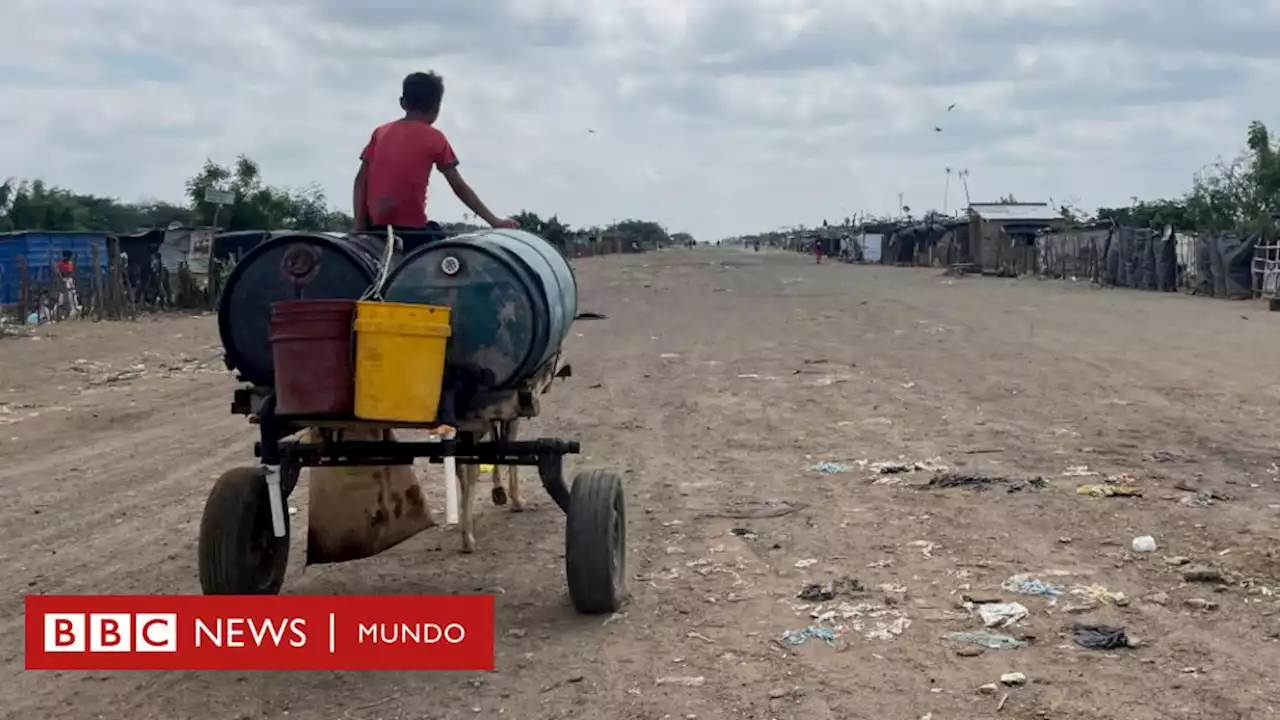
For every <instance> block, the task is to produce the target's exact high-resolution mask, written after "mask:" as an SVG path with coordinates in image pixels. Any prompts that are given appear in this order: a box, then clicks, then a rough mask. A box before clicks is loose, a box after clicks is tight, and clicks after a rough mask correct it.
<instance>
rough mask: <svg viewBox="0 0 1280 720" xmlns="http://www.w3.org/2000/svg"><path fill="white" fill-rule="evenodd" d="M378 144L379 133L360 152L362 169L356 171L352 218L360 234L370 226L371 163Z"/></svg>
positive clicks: (376, 132) (352, 196)
mask: <svg viewBox="0 0 1280 720" xmlns="http://www.w3.org/2000/svg"><path fill="white" fill-rule="evenodd" d="M377 144H378V131H377V130H375V131H373V134H372V135H370V136H369V144H368V145H365V146H364V150H362V151H360V169H359V170H357V171H356V180H355V183H354V184H353V187H352V189H351V216H352V217H353V218H354V219H355V227H354V228H353V229H354V230H355V231H357V232H359V231H361V230H364V229H365V228H367V227H368V226H369V204H368V201H369V193H368V180H369V161H370V160H372V159H373V150H374V146H376V145H377Z"/></svg>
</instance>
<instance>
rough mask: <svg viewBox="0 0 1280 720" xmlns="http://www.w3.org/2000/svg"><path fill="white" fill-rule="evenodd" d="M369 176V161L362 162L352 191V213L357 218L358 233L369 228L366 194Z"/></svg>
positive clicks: (355, 228)
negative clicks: (366, 183) (366, 182)
mask: <svg viewBox="0 0 1280 720" xmlns="http://www.w3.org/2000/svg"><path fill="white" fill-rule="evenodd" d="M368 176H369V161H368V160H361V161H360V169H359V170H357V171H356V181H355V186H354V187H353V188H352V189H351V212H352V217H354V218H355V227H354V228H353V229H354V230H355V231H356V232H361V231H363V230H364V229H365V228H366V227H367V226H368V222H367V218H368V211H367V210H366V209H365V208H367V207H368V205H367V202H368V193H367V192H366V185H365V181H366V180H367V179H368Z"/></svg>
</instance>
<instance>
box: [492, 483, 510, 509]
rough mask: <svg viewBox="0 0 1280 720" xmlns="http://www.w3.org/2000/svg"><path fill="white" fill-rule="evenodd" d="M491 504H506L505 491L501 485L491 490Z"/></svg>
mask: <svg viewBox="0 0 1280 720" xmlns="http://www.w3.org/2000/svg"><path fill="white" fill-rule="evenodd" d="M493 504H494V505H506V504H507V491H506V489H505V488H503V487H502V486H501V485H499V486H497V487H495V488H494V489H493Z"/></svg>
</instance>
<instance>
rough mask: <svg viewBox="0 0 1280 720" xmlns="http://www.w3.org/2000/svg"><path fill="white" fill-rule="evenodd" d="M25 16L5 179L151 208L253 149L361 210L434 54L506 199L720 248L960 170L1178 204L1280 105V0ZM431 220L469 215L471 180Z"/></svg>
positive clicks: (671, 2)
mask: <svg viewBox="0 0 1280 720" xmlns="http://www.w3.org/2000/svg"><path fill="white" fill-rule="evenodd" d="M0 26H3V27H6V28H9V29H11V30H13V29H16V30H18V33H17V34H16V35H15V34H12V33H11V34H9V35H8V36H7V37H6V41H5V42H4V43H0V97H3V98H4V102H3V103H0V129H3V131H4V133H3V137H4V141H3V142H0V174H3V175H9V176H19V177H42V178H45V179H46V180H48V181H50V182H54V183H57V184H61V185H64V186H68V187H72V188H74V189H77V190H81V191H85V192H94V193H98V194H106V195H113V196H117V197H120V198H123V199H126V200H136V199H141V198H159V199H166V200H178V199H179V198H180V194H181V187H182V181H183V180H184V178H186V177H188V176H190V175H191V174H192V173H193V172H194V171H195V170H196V169H197V168H198V167H199V166H200V164H201V163H202V162H203V160H204V159H205V158H206V157H211V158H213V159H215V160H218V161H230V160H232V159H233V158H234V157H235V155H236V154H238V153H246V154H248V155H250V156H251V157H253V158H255V159H257V160H259V161H260V163H261V164H262V166H263V171H264V174H265V176H266V179H267V181H268V182H271V183H273V184H282V185H290V186H297V185H302V184H305V183H308V182H313V181H314V182H318V183H320V184H321V185H322V186H323V187H324V188H325V189H326V191H327V192H328V193H329V196H330V198H331V200H332V201H334V203H335V204H337V205H339V206H340V207H342V208H344V209H349V205H350V184H351V177H352V175H353V173H354V171H355V169H356V158H357V156H358V154H359V152H360V149H361V148H362V146H363V144H364V143H365V141H366V140H367V139H368V136H369V132H370V131H371V129H372V128H373V127H374V126H375V125H376V124H378V123H380V122H383V121H386V120H389V119H392V118H393V117H394V116H395V115H396V114H397V112H398V106H397V97H398V96H399V83H400V80H401V79H402V78H403V76H404V75H405V74H406V73H407V72H410V71H414V70H426V69H434V70H436V71H437V72H439V73H441V74H442V75H443V76H444V77H445V83H446V93H445V106H444V111H443V115H442V118H441V120H440V123H439V126H440V127H441V128H442V129H443V130H444V131H445V132H446V133H447V134H448V135H449V136H450V138H451V139H452V141H453V144H454V146H455V148H456V149H457V152H458V154H459V156H460V158H461V159H462V170H463V174H464V176H465V177H467V178H468V179H469V180H470V181H471V183H472V185H473V186H475V188H476V189H477V190H478V191H479V192H480V195H481V197H483V198H484V199H485V200H486V201H487V202H488V203H489V205H490V206H491V207H492V208H493V209H494V210H495V211H496V212H498V213H500V214H512V213H515V212H517V211H519V210H521V209H530V210H534V211H536V212H539V213H543V214H550V213H553V212H554V213H559V214H560V216H561V218H562V219H564V220H566V221H568V222H570V223H571V224H575V225H576V224H591V223H597V222H608V221H610V220H613V219H621V218H625V217H639V218H645V219H656V220H659V221H661V222H663V223H664V224H666V225H668V226H669V228H670V229H671V230H673V231H674V230H688V231H691V232H693V233H695V234H696V235H697V236H699V237H700V238H702V239H712V238H715V237H719V236H724V235H730V234H737V233H741V232H749V231H753V230H764V229H773V228H777V227H779V226H783V225H790V224H796V223H806V224H810V225H812V224H817V223H820V222H821V221H822V220H823V219H824V218H827V219H831V220H835V219H836V218H838V217H843V216H846V215H853V214H855V213H858V212H870V213H888V212H892V211H894V210H896V208H897V206H898V195H899V193H902V195H903V197H904V200H905V202H906V204H907V205H909V206H911V207H912V208H913V209H916V210H924V209H927V208H938V209H941V208H942V206H943V203H944V195H946V196H947V197H946V198H945V200H946V202H947V204H948V205H949V209H951V210H955V209H956V208H957V207H959V206H961V205H962V204H963V202H964V198H965V191H964V189H963V187H961V185H960V183H959V182H958V180H957V178H956V177H955V176H954V175H953V176H952V182H951V188H950V192H949V194H948V193H945V192H944V188H945V185H946V171H945V168H947V167H951V168H954V169H956V170H959V169H961V168H967V169H968V170H969V173H970V174H969V189H970V192H971V194H972V197H973V200H974V201H982V200H993V199H995V198H997V197H998V196H1000V195H1004V194H1008V193H1012V194H1014V195H1015V196H1016V197H1017V198H1018V199H1019V200H1024V201H1032V200H1035V201H1045V200H1048V199H1050V198H1052V199H1054V200H1055V201H1057V202H1059V203H1061V202H1063V201H1073V202H1075V203H1077V204H1079V205H1080V206H1081V207H1087V208H1092V207H1096V206H1098V205H1100V204H1101V205H1109V204H1120V203H1125V202H1127V201H1128V199H1129V198H1130V197H1132V196H1138V197H1143V198H1152V197H1159V196H1169V195H1175V194H1179V193H1181V192H1183V191H1184V190H1185V189H1186V187H1187V186H1188V185H1189V184H1190V181H1191V177H1192V175H1193V173H1194V172H1195V171H1196V170H1197V169H1198V168H1200V167H1201V166H1203V165H1205V164H1207V163H1210V162H1212V161H1213V160H1214V159H1215V158H1216V157H1218V156H1220V155H1232V154H1234V153H1235V152H1237V151H1238V150H1239V148H1240V147H1241V146H1242V144H1243V139H1244V132H1245V127H1246V125H1247V124H1248V122H1249V121H1250V120H1252V119H1262V120H1264V121H1271V120H1274V121H1275V122H1276V123H1277V124H1280V93H1277V92H1276V91H1275V88H1277V87H1280V82H1278V81H1280V57H1278V56H1280V42H1278V41H1277V38H1280V0H1234V2H1231V3H1212V2H1208V1H1207V0H1203V1H1202V0H1160V1H1159V2H1152V1H1151V0H199V1H197V0H4V2H3V7H2V8H0ZM952 103H957V107H956V108H955V109H954V110H952V111H950V112H948V111H947V110H946V108H947V107H948V106H949V105H951V104H952ZM935 126H938V127H941V128H942V132H935V131H934V127H935ZM589 130H594V131H595V132H594V133H592V132H589ZM430 213H431V214H432V216H433V217H434V218H435V219H440V220H452V219H459V218H460V217H461V213H462V208H461V206H460V204H459V203H458V202H457V201H456V200H455V199H454V198H453V197H452V196H451V194H450V193H449V191H448V189H447V185H445V184H444V183H443V182H438V183H434V189H433V191H432V202H431V205H430Z"/></svg>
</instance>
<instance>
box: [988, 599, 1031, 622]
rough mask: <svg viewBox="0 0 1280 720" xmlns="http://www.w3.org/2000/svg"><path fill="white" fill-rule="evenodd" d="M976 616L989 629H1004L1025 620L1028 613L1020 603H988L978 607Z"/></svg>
mask: <svg viewBox="0 0 1280 720" xmlns="http://www.w3.org/2000/svg"><path fill="white" fill-rule="evenodd" d="M978 615H979V617H981V618H982V623H983V624H984V625H986V626H987V627H989V628H1005V627H1009V626H1010V625H1013V624H1014V623H1016V622H1018V621H1019V620H1022V619H1024V618H1026V617H1027V615H1028V611H1027V608H1026V607H1025V606H1023V605H1022V604H1021V603H990V604H986V605H979V606H978Z"/></svg>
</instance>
